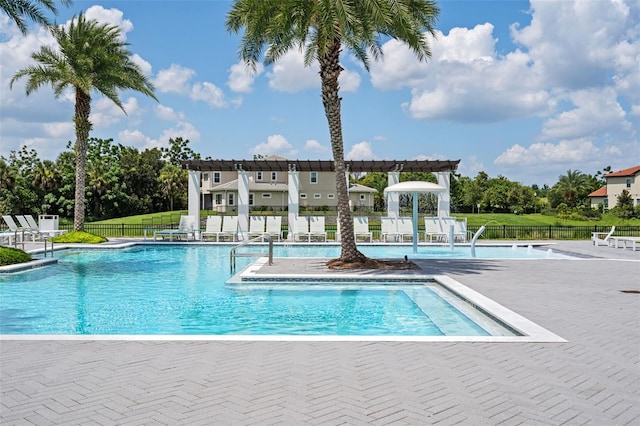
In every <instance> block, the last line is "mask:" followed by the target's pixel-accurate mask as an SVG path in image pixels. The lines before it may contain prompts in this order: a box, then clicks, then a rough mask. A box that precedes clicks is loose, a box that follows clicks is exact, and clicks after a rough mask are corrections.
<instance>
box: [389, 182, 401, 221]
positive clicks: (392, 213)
mask: <svg viewBox="0 0 640 426" xmlns="http://www.w3.org/2000/svg"><path fill="white" fill-rule="evenodd" d="M387 179H388V180H387V186H391V185H395V184H396V183H400V172H389V173H388V178H387ZM387 216H389V217H395V218H398V217H399V216H400V194H399V193H397V192H389V193H387Z"/></svg>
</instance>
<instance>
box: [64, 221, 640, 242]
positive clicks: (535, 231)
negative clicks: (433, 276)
mask: <svg viewBox="0 0 640 426" xmlns="http://www.w3.org/2000/svg"><path fill="white" fill-rule="evenodd" d="M285 220H286V217H285ZM285 223H286V222H285ZM177 227H178V222H177V221H176V222H174V223H172V224H171V225H161V224H159V223H157V224H153V223H141V224H124V223H123V224H109V225H106V224H91V223H87V224H85V231H87V232H90V233H92V234H96V235H101V236H103V237H107V238H109V237H142V236H143V235H144V234H145V231H146V234H147V236H153V231H154V230H155V229H166V228H177ZM60 228H61V229H67V230H72V228H73V225H71V224H69V225H66V226H65V225H61V226H60ZM479 228H480V227H479V226H469V227H468V230H469V231H471V233H475V232H476V231H477V230H478V229H479ZM326 229H327V232H328V233H329V237H330V238H331V236H332V235H331V234H332V233H335V229H336V225H335V224H328V225H327V226H326ZM369 229H370V230H371V231H372V232H373V234H374V237H376V236H379V234H380V224H379V223H370V224H369ZM418 229H419V231H420V232H421V233H422V232H423V231H424V228H422V227H419V228H418ZM282 230H283V232H284V233H285V235H286V232H287V226H286V224H285V225H283V227H282ZM610 230H611V227H610V226H601V225H594V226H552V225H548V226H523V225H487V226H486V228H485V230H484V232H483V233H482V236H481V238H482V239H485V240H589V239H591V234H592V233H593V232H609V231H610ZM615 235H619V236H640V226H631V225H623V226H616V232H615Z"/></svg>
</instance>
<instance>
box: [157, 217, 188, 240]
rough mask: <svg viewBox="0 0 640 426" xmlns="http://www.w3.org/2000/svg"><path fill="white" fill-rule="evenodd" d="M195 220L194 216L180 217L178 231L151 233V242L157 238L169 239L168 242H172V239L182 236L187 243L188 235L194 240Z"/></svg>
mask: <svg viewBox="0 0 640 426" xmlns="http://www.w3.org/2000/svg"><path fill="white" fill-rule="evenodd" d="M196 229H197V227H196V218H195V217H194V216H180V223H179V224H178V229H159V230H157V231H154V232H153V241H156V239H157V238H158V237H162V239H164V238H165V237H169V241H173V238H174V237H182V236H184V237H185V238H186V239H187V241H189V235H191V237H192V238H193V239H194V240H195V238H196V237H195V235H196Z"/></svg>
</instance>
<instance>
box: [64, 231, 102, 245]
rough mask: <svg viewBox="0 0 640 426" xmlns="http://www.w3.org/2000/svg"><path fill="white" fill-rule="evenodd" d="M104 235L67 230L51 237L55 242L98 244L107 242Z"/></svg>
mask: <svg viewBox="0 0 640 426" xmlns="http://www.w3.org/2000/svg"><path fill="white" fill-rule="evenodd" d="M107 241H109V240H107V239H106V238H105V237H101V236H99V235H93V234H90V233H88V232H84V231H74V232H68V233H66V234H62V235H58V236H57V237H54V238H53V242H55V243H83V244H99V243H104V242H107Z"/></svg>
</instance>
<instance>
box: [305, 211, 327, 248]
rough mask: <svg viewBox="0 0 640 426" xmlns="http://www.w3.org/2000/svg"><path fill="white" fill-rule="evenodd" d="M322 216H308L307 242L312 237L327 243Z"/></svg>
mask: <svg viewBox="0 0 640 426" xmlns="http://www.w3.org/2000/svg"><path fill="white" fill-rule="evenodd" d="M324 223H325V220H324V216H309V241H311V239H312V238H313V237H319V238H322V240H323V241H324V242H325V243H326V242H327V231H326V230H325V229H324Z"/></svg>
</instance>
